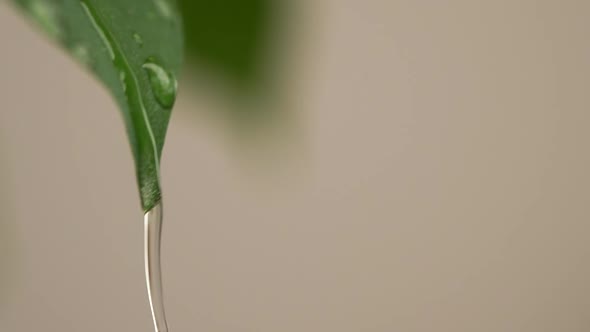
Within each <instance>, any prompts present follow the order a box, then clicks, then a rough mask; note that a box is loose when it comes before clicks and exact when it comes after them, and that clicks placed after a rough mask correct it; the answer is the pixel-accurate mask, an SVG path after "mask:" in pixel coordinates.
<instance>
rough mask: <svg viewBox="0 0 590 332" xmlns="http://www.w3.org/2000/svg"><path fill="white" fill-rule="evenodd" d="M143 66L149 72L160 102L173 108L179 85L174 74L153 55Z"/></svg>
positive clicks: (153, 89) (163, 105) (165, 106)
mask: <svg viewBox="0 0 590 332" xmlns="http://www.w3.org/2000/svg"><path fill="white" fill-rule="evenodd" d="M142 67H143V68H144V69H145V70H146V71H147V73H148V77H149V79H150V84H151V86H152V91H153V93H154V96H155V97H156V100H157V101H158V103H159V104H160V105H161V106H162V107H164V108H168V109H169V108H172V106H173V105H174V101H175V100H176V89H177V85H178V83H177V82H176V78H175V77H174V75H173V74H172V73H171V72H169V71H167V70H166V69H164V68H163V67H162V66H161V65H160V64H158V63H157V61H156V60H155V59H154V58H153V57H150V58H148V61H147V62H146V63H144V64H143V66H142Z"/></svg>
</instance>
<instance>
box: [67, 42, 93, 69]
mask: <svg viewBox="0 0 590 332" xmlns="http://www.w3.org/2000/svg"><path fill="white" fill-rule="evenodd" d="M71 52H72V55H73V56H74V57H75V58H76V59H78V61H80V62H81V63H83V64H85V65H89V64H90V53H89V52H88V48H87V47H86V46H84V45H81V44H77V45H74V46H73V47H72V49H71Z"/></svg>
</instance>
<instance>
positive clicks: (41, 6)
mask: <svg viewBox="0 0 590 332" xmlns="http://www.w3.org/2000/svg"><path fill="white" fill-rule="evenodd" d="M51 3H52V2H51V1H45V0H34V1H30V2H29V3H28V10H29V13H30V14H31V15H32V16H33V18H34V19H35V20H36V21H37V22H38V23H39V24H40V25H41V27H42V28H43V29H44V30H45V31H47V33H49V35H51V37H54V38H61V37H62V31H61V27H60V25H59V21H58V19H57V11H56V9H55V7H54V6H53V5H52V4H51Z"/></svg>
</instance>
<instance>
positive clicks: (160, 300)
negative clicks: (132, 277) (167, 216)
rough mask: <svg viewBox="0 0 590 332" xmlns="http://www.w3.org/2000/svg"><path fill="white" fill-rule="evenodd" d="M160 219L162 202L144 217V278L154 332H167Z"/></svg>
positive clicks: (161, 216)
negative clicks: (161, 261) (161, 266)
mask: <svg viewBox="0 0 590 332" xmlns="http://www.w3.org/2000/svg"><path fill="white" fill-rule="evenodd" d="M162 218H163V210H162V202H159V203H158V204H156V206H154V207H153V208H152V209H151V210H149V211H148V212H146V214H145V216H144V259H145V278H146V282H147V290H148V297H149V300H150V307H151V310H152V318H153V320H154V328H155V330H156V332H168V323H167V322H166V313H165V311H164V297H163V292H162V272H161V268H160V239H161V236H162Z"/></svg>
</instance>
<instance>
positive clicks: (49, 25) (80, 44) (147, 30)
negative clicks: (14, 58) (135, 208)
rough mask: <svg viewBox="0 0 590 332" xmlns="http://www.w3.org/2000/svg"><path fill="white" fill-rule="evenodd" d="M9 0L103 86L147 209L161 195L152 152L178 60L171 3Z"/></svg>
mask: <svg viewBox="0 0 590 332" xmlns="http://www.w3.org/2000/svg"><path fill="white" fill-rule="evenodd" d="M13 1H15V3H16V4H17V5H18V7H19V8H22V9H23V10H24V11H25V12H26V13H27V14H28V15H29V16H30V17H31V18H33V20H34V21H36V22H37V23H39V25H40V26H41V27H42V28H43V30H45V32H47V34H48V35H49V36H50V37H52V38H53V39H54V40H56V41H57V42H59V44H61V45H62V46H63V47H64V48H65V49H66V50H67V51H68V52H69V53H70V54H71V55H72V56H73V57H75V58H76V59H77V60H78V61H80V62H81V63H83V64H84V65H85V66H87V67H88V68H89V69H90V70H91V71H92V72H93V73H94V74H95V76H96V77H97V78H98V79H99V80H100V81H101V82H102V83H103V84H104V85H105V86H106V87H107V88H108V89H109V90H110V92H111V94H112V95H113V97H114V99H115V101H116V102H117V104H118V105H119V108H120V109H121V112H122V114H123V118H124V120H125V124H126V128H127V134H128V137H129V141H130V143H131V148H132V151H133V155H134V159H135V166H136V174H137V181H138V184H139V191H140V196H141V202H142V207H143V208H144V210H146V211H147V210H149V209H151V208H152V207H153V206H154V205H155V204H156V203H158V202H159V201H160V199H161V189H160V183H159V163H160V156H161V152H162V146H163V145H164V137H165V134H166V127H167V126H168V121H169V119H170V112H171V109H172V106H173V104H174V100H175V97H176V79H175V76H176V74H177V72H178V70H179V68H180V65H181V62H182V53H183V35H182V26H181V19H180V16H179V14H178V9H177V8H176V3H175V2H174V1H172V0H82V1H78V0H13ZM56 84H59V81H58V82H56ZM105 135H108V133H105Z"/></svg>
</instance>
